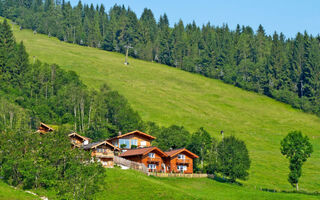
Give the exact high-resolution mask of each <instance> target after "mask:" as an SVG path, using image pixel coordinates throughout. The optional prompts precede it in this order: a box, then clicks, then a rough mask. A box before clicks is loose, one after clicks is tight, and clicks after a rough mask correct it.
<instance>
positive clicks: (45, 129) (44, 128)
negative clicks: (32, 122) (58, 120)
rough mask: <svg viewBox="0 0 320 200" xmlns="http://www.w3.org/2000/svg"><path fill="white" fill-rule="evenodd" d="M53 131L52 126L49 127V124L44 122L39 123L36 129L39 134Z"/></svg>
mask: <svg viewBox="0 0 320 200" xmlns="http://www.w3.org/2000/svg"><path fill="white" fill-rule="evenodd" d="M52 131H54V129H53V128H51V127H50V126H48V125H46V124H45V123H42V122H41V123H40V126H39V128H38V130H37V132H38V133H41V134H46V133H49V132H52Z"/></svg>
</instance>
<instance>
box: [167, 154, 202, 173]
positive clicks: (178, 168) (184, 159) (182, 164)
mask: <svg viewBox="0 0 320 200" xmlns="http://www.w3.org/2000/svg"><path fill="white" fill-rule="evenodd" d="M165 153H166V154H167V157H166V158H165V159H164V162H165V165H166V167H167V168H166V171H167V172H168V173H184V174H192V173H193V159H195V158H198V156H197V155H196V154H194V153H192V152H191V151H189V150H187V149H186V148H182V149H175V150H172V151H168V152H165Z"/></svg>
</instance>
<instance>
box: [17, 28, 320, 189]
mask: <svg viewBox="0 0 320 200" xmlns="http://www.w3.org/2000/svg"><path fill="white" fill-rule="evenodd" d="M14 35H15V37H16V38H17V40H18V41H23V42H24V44H25V45H26V48H27V51H28V53H29V54H30V57H31V60H33V56H35V58H36V59H40V60H41V61H44V62H48V63H57V64H59V65H60V66H61V67H62V68H64V69H67V70H74V71H76V72H77V73H78V74H79V75H80V77H81V79H82V80H83V81H84V82H85V84H87V85H88V86H89V87H91V88H95V89H98V88H99V87H100V85H101V84H103V83H107V84H108V85H109V86H111V88H113V89H115V90H117V91H119V92H120V93H121V94H123V95H124V96H125V97H127V98H128V100H129V102H130V103H131V104H132V106H133V107H134V109H135V110H137V111H138V112H139V114H140V115H141V116H142V118H143V119H144V120H150V121H154V122H156V123H158V124H159V125H165V126H169V125H172V124H177V125H183V126H185V127H186V128H187V129H188V130H190V131H194V130H196V129H198V128H199V127H200V126H202V127H204V128H205V129H207V130H208V131H209V132H210V133H211V134H212V135H213V136H215V137H217V138H219V137H220V136H219V132H220V130H224V132H225V134H226V135H231V134H233V135H236V136H237V137H239V138H241V139H242V140H244V141H245V142H246V144H247V146H248V149H249V152H250V156H251V159H252V167H251V169H250V177H249V180H248V181H246V182H243V183H244V185H245V187H248V188H260V187H262V188H268V189H277V190H279V189H281V190H291V189H292V188H291V186H290V185H289V184H288V182H287V174H288V172H289V170H288V161H287V160H286V159H285V158H284V157H283V156H282V155H281V154H280V150H279V147H280V140H281V139H282V138H283V137H284V136H285V135H286V134H287V133H288V132H289V131H292V130H302V131H303V133H304V134H307V135H308V136H309V137H310V139H311V142H312V144H313V146H314V153H313V154H312V157H311V158H310V159H309V160H308V161H307V162H306V163H305V165H304V166H303V175H302V178H301V181H300V184H299V186H300V187H301V189H302V190H306V191H310V192H313V191H317V190H318V191H319V190H320V189H319V188H320V171H319V166H320V153H319V151H320V119H319V118H318V117H316V116H314V115H311V114H306V113H303V112H301V111H299V110H296V109H293V108H291V107H290V106H289V105H286V104H283V103H280V102H277V101H275V100H273V99H271V98H267V97H265V96H262V95H259V94H255V93H252V92H248V91H244V90H242V89H239V88H236V87H234V86H231V85H227V84H224V83H222V82H221V81H218V80H213V79H208V78H205V77H202V76H200V75H195V74H191V73H188V72H184V71H181V70H178V69H175V68H172V67H168V66H165V65H160V64H156V63H151V62H145V61H141V60H135V59H129V62H130V65H129V66H124V65H123V62H124V56H123V55H121V54H117V53H112V52H106V51H102V50H98V49H94V48H89V47H81V46H78V45H73V44H67V43H64V42H60V41H59V40H57V39H56V38H48V37H47V36H46V35H41V34H38V35H33V33H32V31H31V30H22V31H19V30H18V28H17V27H14Z"/></svg>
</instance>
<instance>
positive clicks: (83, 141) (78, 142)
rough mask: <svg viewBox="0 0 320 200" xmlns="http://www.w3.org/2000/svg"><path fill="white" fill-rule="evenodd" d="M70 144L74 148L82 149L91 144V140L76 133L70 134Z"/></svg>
mask: <svg viewBox="0 0 320 200" xmlns="http://www.w3.org/2000/svg"><path fill="white" fill-rule="evenodd" d="M68 136H69V138H70V142H71V145H72V147H81V146H83V145H87V144H89V143H90V141H91V139H90V138H88V137H85V136H82V135H80V134H78V133H76V132H74V133H70V134H69V135H68Z"/></svg>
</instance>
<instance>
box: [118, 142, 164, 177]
mask: <svg viewBox="0 0 320 200" xmlns="http://www.w3.org/2000/svg"><path fill="white" fill-rule="evenodd" d="M119 156H120V157H122V158H125V159H127V160H131V161H134V162H138V163H143V164H144V165H145V166H146V167H147V168H148V170H149V172H165V170H166V166H165V163H164V158H166V157H167V155H166V154H165V153H164V152H163V151H161V149H159V148H157V147H145V148H137V149H130V150H126V151H125V152H122V153H121V154H120V155H119Z"/></svg>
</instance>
